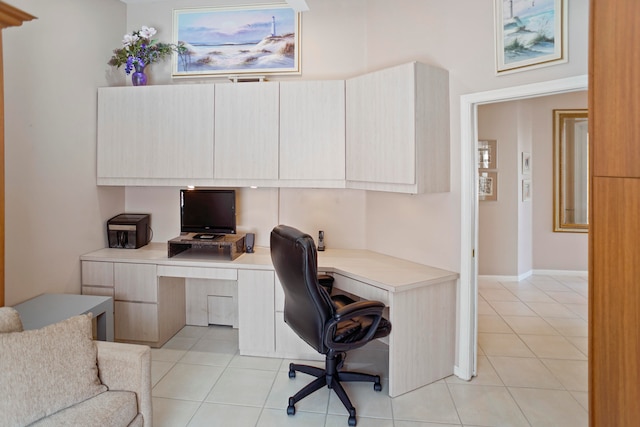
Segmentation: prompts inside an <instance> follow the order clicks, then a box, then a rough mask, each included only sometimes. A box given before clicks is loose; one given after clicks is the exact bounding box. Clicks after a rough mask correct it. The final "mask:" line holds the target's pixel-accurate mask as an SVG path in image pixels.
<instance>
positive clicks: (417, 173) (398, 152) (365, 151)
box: [346, 62, 449, 193]
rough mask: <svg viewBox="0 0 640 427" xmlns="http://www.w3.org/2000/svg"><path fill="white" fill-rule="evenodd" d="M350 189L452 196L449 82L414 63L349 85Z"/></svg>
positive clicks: (443, 74) (438, 72) (433, 70)
mask: <svg viewBox="0 0 640 427" xmlns="http://www.w3.org/2000/svg"><path fill="white" fill-rule="evenodd" d="M346 117H347V119H346V129H347V131H346V135H347V136H346V179H347V187H349V188H359V189H365V190H380V191H396V192H406V193H420V192H441V191H449V81H448V74H447V72H446V71H445V70H442V69H439V68H434V67H431V66H428V65H425V64H421V63H417V62H412V63H409V64H404V65H400V66H396V67H393V68H388V69H384V70H381V71H376V72H373V73H369V74H365V75H363V76H359V77H355V78H352V79H349V80H347V82H346Z"/></svg>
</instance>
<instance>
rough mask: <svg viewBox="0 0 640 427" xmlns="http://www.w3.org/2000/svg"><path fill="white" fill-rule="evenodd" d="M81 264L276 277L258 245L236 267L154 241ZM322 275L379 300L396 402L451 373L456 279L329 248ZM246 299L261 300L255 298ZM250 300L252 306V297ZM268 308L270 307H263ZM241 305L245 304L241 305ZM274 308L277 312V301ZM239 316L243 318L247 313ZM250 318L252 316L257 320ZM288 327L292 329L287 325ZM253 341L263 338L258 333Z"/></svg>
mask: <svg viewBox="0 0 640 427" xmlns="http://www.w3.org/2000/svg"><path fill="white" fill-rule="evenodd" d="M81 260H82V261H99V262H100V261H101V262H116V263H129V262H130V263H136V264H145V263H148V264H155V265H157V266H158V268H159V270H158V271H159V272H158V275H159V276H162V275H163V274H161V268H162V271H168V272H173V271H175V267H180V268H179V269H178V270H179V271H187V270H188V271H191V269H193V271H194V272H202V271H203V270H208V269H211V268H228V269H236V270H238V271H240V270H254V271H260V270H262V271H271V272H273V271H274V268H273V264H272V262H271V255H270V252H269V248H264V247H257V248H256V249H255V253H251V254H248V253H245V254H242V255H241V256H239V257H238V258H236V259H235V260H233V261H230V260H212V259H211V258H207V257H206V256H203V255H201V254H193V253H191V254H189V253H181V254H178V255H176V256H174V257H171V258H168V256H167V245H166V244H163V243H151V244H149V245H147V246H144V247H142V248H139V249H135V250H133V249H111V248H105V249H100V250H97V251H95V252H91V253H88V254H86V255H83V256H82V257H81ZM189 267H191V269H189ZM318 271H321V272H327V273H333V275H334V278H336V280H335V282H334V289H337V290H338V291H344V292H348V293H351V294H354V295H357V296H361V297H363V298H366V299H376V300H379V301H383V302H385V304H386V305H387V307H388V318H389V320H390V321H391V324H392V325H393V330H392V332H391V334H390V335H389V337H388V344H389V395H390V396H392V397H395V396H398V395H400V394H403V393H406V392H408V391H411V390H414V389H416V388H419V387H422V386H424V385H426V384H429V383H432V382H434V381H438V380H440V379H442V378H444V377H447V376H449V375H451V374H453V369H454V365H455V335H456V317H455V311H456V293H457V280H458V277H459V275H458V273H455V272H451V271H447V270H443V269H439V268H434V267H430V266H427V265H423V264H418V263H415V262H411V261H407V260H403V259H399V258H395V257H392V256H388V255H383V254H379V253H376V252H371V251H367V250H353V249H327V250H325V251H323V252H318ZM189 274H191V273H189ZM190 277H195V276H190ZM275 280H276V303H275V304H276V311H278V308H277V306H278V302H277V300H278V292H279V289H278V288H279V285H277V277H276V278H275ZM272 286H273V285H272ZM245 295H246V294H245ZM245 297H246V298H254V299H257V298H260V296H259V295H254V294H251V293H250V294H248V295H246V296H245ZM271 299H273V298H271ZM244 301H245V302H244V303H246V302H247V300H246V299H245V300H244ZM251 303H252V304H256V302H251ZM258 303H260V301H258ZM262 303H263V304H267V302H265V301H263V302H262ZM240 304H241V305H242V304H243V302H242V300H241V301H240ZM269 304H271V305H272V306H273V301H272V302H269ZM239 311H240V313H242V307H240V308H239ZM265 311H266V309H265ZM272 313H273V312H272ZM272 316H273V315H272ZM249 317H251V318H253V317H254V315H253V314H251V315H250V316H249ZM243 321H244V323H243ZM252 322H253V323H252ZM255 322H256V321H255V320H253V319H244V320H243V319H240V335H241V338H242V334H243V330H242V329H243V326H242V325H243V324H244V325H245V327H249V328H253V327H254V326H255V327H258V325H254V323H255ZM276 323H277V322H276ZM277 327H278V325H276V328H277ZM283 328H284V329H287V328H286V326H285V327H283ZM262 335H265V334H262ZM253 336H261V335H260V334H255V333H254V335H253ZM305 347H307V346H305ZM240 351H241V354H245V355H250V356H265V357H272V356H275V357H277V356H278V355H277V354H273V353H270V354H267V353H262V352H260V351H253V350H251V349H249V351H245V352H244V353H243V348H242V339H241V348H240ZM302 356H303V355H302V354H298V353H296V354H287V355H286V357H290V358H304V357H302Z"/></svg>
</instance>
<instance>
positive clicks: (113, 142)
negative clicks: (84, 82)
mask: <svg viewBox="0 0 640 427" xmlns="http://www.w3.org/2000/svg"><path fill="white" fill-rule="evenodd" d="M213 100H214V85H170V86H144V87H136V88H131V87H113V88H100V89H98V148H97V151H98V153H97V157H98V165H97V166H98V174H97V175H98V176H97V181H98V184H99V185H130V184H136V183H139V184H142V183H150V182H151V183H153V182H154V181H155V182H156V183H158V184H163V183H164V184H170V183H173V184H191V183H197V182H198V180H211V179H212V178H213V117H214V110H213V109H214V102H213Z"/></svg>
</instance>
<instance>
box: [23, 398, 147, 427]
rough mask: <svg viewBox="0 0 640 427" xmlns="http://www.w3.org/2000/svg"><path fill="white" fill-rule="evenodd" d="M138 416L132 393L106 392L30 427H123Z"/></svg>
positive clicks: (136, 404)
mask: <svg viewBox="0 0 640 427" xmlns="http://www.w3.org/2000/svg"><path fill="white" fill-rule="evenodd" d="M137 415H138V403H137V401H136V394H135V393H134V392H132V391H106V392H104V393H102V394H99V395H97V396H95V397H93V398H91V399H87V400H85V401H84V402H80V403H78V404H75V405H73V406H71V407H69V408H66V409H63V410H62V411H59V412H56V413H55V414H53V415H51V416H49V417H47V418H43V419H41V420H40V421H37V422H35V423H33V424H32V425H31V427H57V426H82V427H124V426H129V425H130V424H131V422H132V421H133V420H134V419H135V418H136V416H137Z"/></svg>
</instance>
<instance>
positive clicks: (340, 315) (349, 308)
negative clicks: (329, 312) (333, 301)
mask: <svg viewBox="0 0 640 427" xmlns="http://www.w3.org/2000/svg"><path fill="white" fill-rule="evenodd" d="M382 310H384V304H383V303H381V302H380V301H370V300H364V301H356V302H354V303H352V304H347V305H345V306H343V307H340V308H339V309H337V310H336V313H335V315H334V318H335V319H336V320H338V321H340V322H341V321H343V320H347V319H352V318H354V317H357V316H367V315H375V314H380V315H382ZM365 311H366V313H365ZM354 313H355V314H354Z"/></svg>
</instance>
